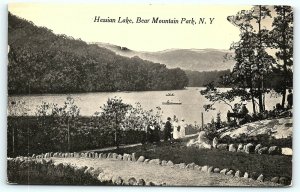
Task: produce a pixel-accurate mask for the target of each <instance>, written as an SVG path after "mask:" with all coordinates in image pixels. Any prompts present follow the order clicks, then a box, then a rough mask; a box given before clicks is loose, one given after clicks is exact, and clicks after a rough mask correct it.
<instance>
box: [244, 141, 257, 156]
mask: <svg viewBox="0 0 300 192" xmlns="http://www.w3.org/2000/svg"><path fill="white" fill-rule="evenodd" d="M254 149H255V147H254V145H253V144H252V143H248V144H247V145H246V146H245V153H248V154H250V153H254Z"/></svg>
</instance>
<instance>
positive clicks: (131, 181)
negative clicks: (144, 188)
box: [128, 177, 137, 185]
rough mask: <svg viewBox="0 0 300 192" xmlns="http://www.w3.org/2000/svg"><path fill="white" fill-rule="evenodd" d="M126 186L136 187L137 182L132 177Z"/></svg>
mask: <svg viewBox="0 0 300 192" xmlns="http://www.w3.org/2000/svg"><path fill="white" fill-rule="evenodd" d="M128 185H137V181H136V179H135V178H134V177H131V178H129V179H128Z"/></svg>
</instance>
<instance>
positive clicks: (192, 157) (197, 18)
mask: <svg viewBox="0 0 300 192" xmlns="http://www.w3.org/2000/svg"><path fill="white" fill-rule="evenodd" d="M7 54H8V85H7V88H8V103H7V183H8V184H21V185H36V184H38V185H112V186H120V185H122V186H128V185H132V186H200V187H201V186H221V187H223V186H242V187H283V186H291V183H292V157H293V156H292V155H293V148H292V138H293V8H292V7H291V6H289V5H254V6H248V5H237V6H233V5H223V6H221V5H201V4H194V5H180V4H74V3H73V4H70V3H69V4H59V3H57V4H50V3H49V4H45V3H44V4H43V3H11V4H9V5H8V46H7Z"/></svg>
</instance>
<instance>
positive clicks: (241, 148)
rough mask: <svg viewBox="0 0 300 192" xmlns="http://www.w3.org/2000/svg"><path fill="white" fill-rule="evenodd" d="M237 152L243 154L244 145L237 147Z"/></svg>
mask: <svg viewBox="0 0 300 192" xmlns="http://www.w3.org/2000/svg"><path fill="white" fill-rule="evenodd" d="M237 152H244V145H243V144H242V143H240V144H239V145H238V148H237Z"/></svg>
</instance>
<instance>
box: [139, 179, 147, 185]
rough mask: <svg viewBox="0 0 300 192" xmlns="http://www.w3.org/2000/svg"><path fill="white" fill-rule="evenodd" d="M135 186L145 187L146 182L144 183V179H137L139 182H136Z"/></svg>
mask: <svg viewBox="0 0 300 192" xmlns="http://www.w3.org/2000/svg"><path fill="white" fill-rule="evenodd" d="M137 185H139V186H145V185H146V182H145V181H144V179H139V181H138V182H137Z"/></svg>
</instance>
